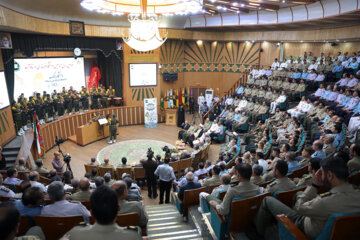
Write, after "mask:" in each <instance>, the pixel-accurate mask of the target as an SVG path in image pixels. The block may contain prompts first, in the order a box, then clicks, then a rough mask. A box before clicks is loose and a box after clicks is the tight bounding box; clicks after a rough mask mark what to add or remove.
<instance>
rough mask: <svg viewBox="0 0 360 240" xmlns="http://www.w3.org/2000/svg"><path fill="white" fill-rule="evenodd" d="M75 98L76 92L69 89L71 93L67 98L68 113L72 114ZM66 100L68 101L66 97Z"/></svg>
mask: <svg viewBox="0 0 360 240" xmlns="http://www.w3.org/2000/svg"><path fill="white" fill-rule="evenodd" d="M64 99H65V98H64ZM74 100H75V95H74V92H73V91H70V90H69V95H68V98H67V101H68V104H67V108H66V110H67V113H68V115H71V114H72V111H73V109H74ZM65 101H66V99H65Z"/></svg>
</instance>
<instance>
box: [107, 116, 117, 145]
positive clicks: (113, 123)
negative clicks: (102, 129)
mask: <svg viewBox="0 0 360 240" xmlns="http://www.w3.org/2000/svg"><path fill="white" fill-rule="evenodd" d="M118 123H119V121H118V120H117V119H116V118H111V119H110V120H109V126H110V127H109V128H110V141H112V140H113V139H114V141H115V142H116V130H117V125H116V124H118Z"/></svg>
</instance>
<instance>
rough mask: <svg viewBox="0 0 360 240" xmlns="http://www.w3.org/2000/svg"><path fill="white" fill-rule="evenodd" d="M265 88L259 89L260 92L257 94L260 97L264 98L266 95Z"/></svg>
mask: <svg viewBox="0 0 360 240" xmlns="http://www.w3.org/2000/svg"><path fill="white" fill-rule="evenodd" d="M265 93H266V92H265V90H259V93H258V96H257V98H258V99H259V98H260V99H262V98H264V97H265Z"/></svg>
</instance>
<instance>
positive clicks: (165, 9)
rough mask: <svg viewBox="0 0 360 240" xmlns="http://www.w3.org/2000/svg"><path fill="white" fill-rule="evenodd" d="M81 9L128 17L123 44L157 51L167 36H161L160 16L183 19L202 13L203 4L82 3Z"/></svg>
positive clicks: (180, 0)
mask: <svg viewBox="0 0 360 240" xmlns="http://www.w3.org/2000/svg"><path fill="white" fill-rule="evenodd" d="M81 6H82V7H84V8H86V9H88V10H90V11H96V12H99V13H104V14H112V15H114V16H121V15H124V14H126V15H128V20H129V22H130V30H129V31H128V33H127V34H125V35H124V36H123V39H124V41H125V43H126V44H128V45H129V46H130V47H132V48H133V49H135V50H138V51H150V50H153V49H156V48H158V47H160V46H161V45H162V44H163V43H164V42H165V41H166V39H167V33H166V32H165V33H164V36H163V37H161V36H160V32H159V25H158V24H159V16H161V15H163V16H171V15H186V14H189V13H197V12H199V11H202V7H203V0H83V1H82V2H81Z"/></svg>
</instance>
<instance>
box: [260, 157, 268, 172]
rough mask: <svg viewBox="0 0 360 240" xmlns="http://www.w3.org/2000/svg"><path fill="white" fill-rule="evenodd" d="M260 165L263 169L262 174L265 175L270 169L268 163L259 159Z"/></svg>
mask: <svg viewBox="0 0 360 240" xmlns="http://www.w3.org/2000/svg"><path fill="white" fill-rule="evenodd" d="M258 163H259V165H260V166H262V167H263V172H262V173H263V174H264V173H265V172H266V171H267V170H268V169H269V165H268V163H267V162H266V161H265V160H264V159H259V160H258Z"/></svg>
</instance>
